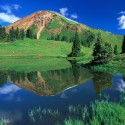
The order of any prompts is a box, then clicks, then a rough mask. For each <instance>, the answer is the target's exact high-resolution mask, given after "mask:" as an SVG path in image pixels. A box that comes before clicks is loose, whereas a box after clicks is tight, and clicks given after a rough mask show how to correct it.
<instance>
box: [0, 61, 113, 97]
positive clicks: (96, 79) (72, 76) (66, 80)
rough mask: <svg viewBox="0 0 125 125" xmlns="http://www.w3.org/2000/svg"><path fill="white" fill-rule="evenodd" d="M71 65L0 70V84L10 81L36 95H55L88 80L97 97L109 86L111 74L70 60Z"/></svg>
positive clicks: (110, 84)
mask: <svg viewBox="0 0 125 125" xmlns="http://www.w3.org/2000/svg"><path fill="white" fill-rule="evenodd" d="M71 65H72V67H70V68H65V69H58V70H49V71H40V70H37V71H33V72H19V71H10V70H8V71H0V85H1V86H2V85H3V84H4V83H6V82H11V83H13V84H15V85H17V86H18V87H21V88H24V89H26V90H28V91H30V92H32V93H35V94H37V95H46V96H47V95H55V94H58V93H60V92H62V91H64V90H66V89H67V88H69V87H73V86H76V85H78V84H80V83H84V82H86V81H88V80H92V81H93V87H94V90H95V91H96V95H97V96H98V97H99V95H100V94H101V92H102V91H103V90H104V89H107V88H111V86H112V74H109V73H105V72H99V71H98V72H97V71H90V70H88V69H84V68H82V67H81V66H80V65H77V64H76V62H71Z"/></svg>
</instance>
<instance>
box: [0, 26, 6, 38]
mask: <svg viewBox="0 0 125 125" xmlns="http://www.w3.org/2000/svg"><path fill="white" fill-rule="evenodd" d="M6 37H7V34H6V30H5V27H2V25H0V40H4V39H5V38H6Z"/></svg>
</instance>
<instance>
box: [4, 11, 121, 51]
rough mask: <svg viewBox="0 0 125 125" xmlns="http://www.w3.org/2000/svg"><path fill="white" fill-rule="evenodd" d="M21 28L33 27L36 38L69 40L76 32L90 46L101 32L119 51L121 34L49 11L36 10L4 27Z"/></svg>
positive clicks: (82, 41)
mask: <svg viewBox="0 0 125 125" xmlns="http://www.w3.org/2000/svg"><path fill="white" fill-rule="evenodd" d="M12 26H13V27H14V29H16V28H17V27H18V28H21V29H24V30H25V31H26V30H28V29H29V28H31V27H33V28H34V30H35V31H36V34H37V39H46V40H47V39H48V40H57V41H67V42H71V41H72V38H73V37H74V34H75V33H76V32H78V34H79V38H80V40H81V43H82V45H83V46H85V47H91V46H93V44H94V43H95V41H96V38H97V34H98V33H101V35H102V38H103V39H104V41H107V42H109V43H111V44H112V46H114V45H117V46H118V51H119V52H120V51H121V50H120V48H121V43H122V38H123V37H122V36H120V35H114V34H111V33H109V32H106V31H102V30H99V29H94V28H90V27H88V26H86V25H83V24H80V23H77V22H75V21H72V20H69V19H67V18H65V17H63V16H62V15H60V14H58V13H56V12H51V11H38V12H36V13H33V14H31V15H29V16H27V17H24V18H23V19H21V20H19V21H17V22H15V23H13V24H10V25H9V26H7V27H6V31H7V32H9V30H10V29H11V27H12Z"/></svg>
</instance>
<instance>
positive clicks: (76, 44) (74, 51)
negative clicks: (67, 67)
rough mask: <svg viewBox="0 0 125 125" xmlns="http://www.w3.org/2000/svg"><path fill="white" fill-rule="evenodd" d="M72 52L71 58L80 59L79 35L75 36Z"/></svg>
mask: <svg viewBox="0 0 125 125" xmlns="http://www.w3.org/2000/svg"><path fill="white" fill-rule="evenodd" d="M72 42H73V46H72V52H71V53H70V54H69V55H68V56H69V57H78V56H80V40H79V36H78V33H76V34H75V37H74V38H73V40H72Z"/></svg>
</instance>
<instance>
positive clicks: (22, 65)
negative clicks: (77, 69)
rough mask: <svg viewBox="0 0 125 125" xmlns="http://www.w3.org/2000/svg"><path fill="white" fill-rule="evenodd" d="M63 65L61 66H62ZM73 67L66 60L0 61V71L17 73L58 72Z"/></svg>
mask: <svg viewBox="0 0 125 125" xmlns="http://www.w3.org/2000/svg"><path fill="white" fill-rule="evenodd" d="M60 64H61V65H60ZM68 67H71V64H70V62H68V61H67V60H66V59H65V58H54V57H53V58H50V57H49V58H48V57H42V58H34V59H33V58H29V59H28V58H24V59H23V58H18V59H17V58H16V59H14V58H13V59H12V58H10V59H8V58H7V59H6V58H3V59H0V70H15V71H24V72H32V71H37V70H41V71H46V70H56V69H65V68H68Z"/></svg>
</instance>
